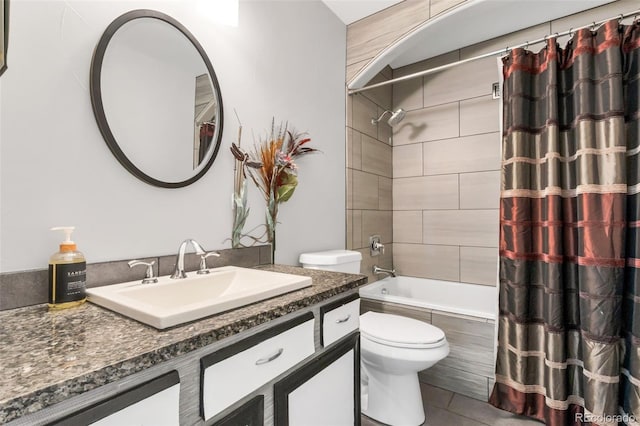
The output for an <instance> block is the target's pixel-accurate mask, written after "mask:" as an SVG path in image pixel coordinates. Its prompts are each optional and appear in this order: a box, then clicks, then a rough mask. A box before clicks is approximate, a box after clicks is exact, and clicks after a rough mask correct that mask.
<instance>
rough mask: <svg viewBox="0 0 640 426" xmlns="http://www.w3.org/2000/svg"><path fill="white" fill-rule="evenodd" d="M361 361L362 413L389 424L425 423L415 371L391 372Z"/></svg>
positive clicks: (408, 425)
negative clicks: (383, 372) (368, 368)
mask: <svg viewBox="0 0 640 426" xmlns="http://www.w3.org/2000/svg"><path fill="white" fill-rule="evenodd" d="M370 373H371V372H370V371H367V369H366V367H365V366H364V365H362V375H363V386H362V392H363V395H362V402H363V404H362V413H363V414H364V415H365V416H367V417H371V418H372V419H374V420H376V421H379V422H381V423H385V424H388V425H391V426H412V425H416V426H418V425H421V424H423V423H424V420H425V415H424V408H423V405H422V393H421V391H420V383H419V381H418V374H417V373H412V374H405V375H391V374H380V373H376V372H373V374H370Z"/></svg>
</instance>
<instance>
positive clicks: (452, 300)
mask: <svg viewBox="0 0 640 426" xmlns="http://www.w3.org/2000/svg"><path fill="white" fill-rule="evenodd" d="M360 297H363V298H366V299H372V300H378V301H380V302H389V303H397V304H400V305H409V306H413V307H416V308H425V309H429V310H434V311H440V312H448V313H453V314H460V315H467V316H471V317H479V318H485V319H490V320H495V318H496V313H497V310H498V292H497V290H496V288H495V287H491V286H486V285H479V284H467V283H458V282H451V281H439V280H431V279H426V278H414V277H395V278H394V277H387V278H385V279H383V280H380V281H376V282H374V283H372V284H369V285H367V286H364V287H362V288H361V289H360Z"/></svg>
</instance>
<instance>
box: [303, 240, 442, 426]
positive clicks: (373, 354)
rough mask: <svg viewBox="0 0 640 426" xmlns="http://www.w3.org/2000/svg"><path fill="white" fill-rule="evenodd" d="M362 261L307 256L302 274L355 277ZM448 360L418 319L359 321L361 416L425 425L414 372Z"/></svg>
mask: <svg viewBox="0 0 640 426" xmlns="http://www.w3.org/2000/svg"><path fill="white" fill-rule="evenodd" d="M361 258H362V257H361V255H360V253H359V252H354V251H349V250H330V251H325V252H316V253H305V254H302V255H301V256H300V263H302V266H303V267H305V268H313V269H325V270H333V271H340V272H347V273H354V274H357V273H359V272H360V260H361ZM448 354H449V344H448V343H447V339H446V337H445V335H444V332H443V331H442V330H440V329H439V328H438V327H435V326H433V325H431V324H428V323H426V322H423V321H418V320H416V319H412V318H407V317H402V316H399V315H392V314H384V313H378V312H365V313H364V314H362V315H360V360H361V362H360V370H361V371H360V377H361V395H362V404H361V406H362V413H363V414H365V415H366V416H368V417H371V418H372V419H374V420H377V421H379V422H382V423H385V424H388V425H392V426H410V425H420V424H422V423H423V422H424V421H425V413H424V408H423V405H422V395H421V391H420V383H419V381H418V372H419V371H422V370H425V369H427V368H429V367H431V366H432V365H434V364H435V363H437V362H438V361H440V360H441V359H443V358H445V357H446V356H447V355H448Z"/></svg>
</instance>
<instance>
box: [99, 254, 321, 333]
mask: <svg viewBox="0 0 640 426" xmlns="http://www.w3.org/2000/svg"><path fill="white" fill-rule="evenodd" d="M210 271H211V272H210V273H209V274H206V275H198V274H196V273H195V272H189V273H188V274H187V278H184V279H171V278H169V277H168V276H164V277H160V278H158V282H157V283H154V284H141V280H138V281H131V282H126V283H121V284H113V285H106V286H102V287H94V288H90V289H87V296H88V300H89V301H90V302H93V303H95V304H97V305H100V306H103V307H105V308H107V309H111V310H112V311H115V312H118V313H120V314H122V315H125V316H128V317H130V318H133V319H135V320H138V321H140V322H143V323H145V324H148V325H150V326H153V327H155V328H159V329H163V328H167V327H172V326H174V325H178V324H182V323H185V322H189V321H194V320H197V319H200V318H204V317H206V316H209V315H213V314H217V313H220V312H223V311H228V310H229V309H235V308H239V307H242V306H245V305H248V304H251V303H255V302H259V301H261V300H264V299H268V298H270V297H275V296H279V295H281V294H284V293H288V292H290V291H294V290H299V289H301V288H305V287H309V286H310V285H311V277H303V276H299V275H291V274H282V273H279V272H271V271H262V270H258V269H249V268H239V267H237V266H224V267H221V268H214V269H210Z"/></svg>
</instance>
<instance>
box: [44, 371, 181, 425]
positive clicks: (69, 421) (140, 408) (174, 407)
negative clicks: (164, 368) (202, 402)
mask: <svg viewBox="0 0 640 426" xmlns="http://www.w3.org/2000/svg"><path fill="white" fill-rule="evenodd" d="M49 424H50V425H56V426H77V425H89V424H91V425H96V426H98V425H99V426H120V425H125V424H130V425H133V424H136V425H143V424H146V425H159V426H165V425H166V426H169V425H175V426H178V425H179V424H180V377H179V375H178V372H177V371H171V372H169V373H167V374H164V375H162V376H160V377H158V378H156V379H153V380H151V381H149V382H145V383H142V384H141V385H138V386H136V387H134V388H132V389H129V390H126V391H124V392H122V393H119V394H117V395H115V396H113V397H111V398H108V399H106V400H104V401H101V402H99V403H97V404H95V405H92V406H91V407H88V408H85V409H83V410H81V411H79V412H77V413H74V414H72V415H70V416H68V417H65V418H64V419H61V420H58V421H55V422H53V423H49Z"/></svg>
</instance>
